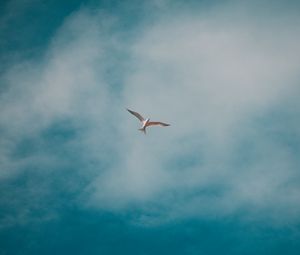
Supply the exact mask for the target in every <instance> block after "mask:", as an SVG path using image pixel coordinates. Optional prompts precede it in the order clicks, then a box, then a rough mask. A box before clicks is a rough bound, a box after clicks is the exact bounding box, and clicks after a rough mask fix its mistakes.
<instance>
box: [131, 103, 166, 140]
mask: <svg viewBox="0 0 300 255" xmlns="http://www.w3.org/2000/svg"><path fill="white" fill-rule="evenodd" d="M126 110H127V111H128V112H130V113H131V114H132V115H134V116H135V117H137V118H138V119H139V120H140V122H141V123H142V127H141V128H139V130H140V131H142V132H144V134H146V128H147V127H149V126H156V125H159V126H162V127H167V126H170V124H167V123H164V122H160V121H150V119H149V118H147V119H145V118H143V116H142V115H141V114H139V113H138V112H134V111H131V110H129V109H127V108H126Z"/></svg>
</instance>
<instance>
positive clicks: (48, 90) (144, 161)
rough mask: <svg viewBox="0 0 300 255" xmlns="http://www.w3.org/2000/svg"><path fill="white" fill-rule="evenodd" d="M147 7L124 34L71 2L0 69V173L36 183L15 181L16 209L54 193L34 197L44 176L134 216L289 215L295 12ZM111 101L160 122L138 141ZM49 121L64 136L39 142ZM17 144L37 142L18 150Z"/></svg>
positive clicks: (293, 206) (81, 198) (293, 167)
mask: <svg viewBox="0 0 300 255" xmlns="http://www.w3.org/2000/svg"><path fill="white" fill-rule="evenodd" d="M156 2H157V3H156V4H155V6H158V7H156V8H161V9H160V12H159V14H160V16H159V18H157V20H156V21H155V22H153V23H151V22H149V23H147V24H144V27H143V29H140V28H139V29H138V30H137V31H135V32H136V33H132V34H131V35H132V36H133V38H130V39H128V38H125V37H124V33H123V32H121V31H119V27H118V25H119V23H118V22H120V21H119V20H118V18H117V17H114V16H112V15H108V14H106V13H104V12H103V11H90V10H88V9H82V10H80V11H78V12H77V13H74V14H73V15H72V16H70V17H69V18H68V19H67V20H66V21H65V23H64V25H63V26H62V27H61V28H60V29H59V30H58V31H57V33H56V35H55V37H54V38H53V39H52V41H51V43H50V46H49V49H48V50H47V52H46V54H45V56H44V57H43V58H42V59H38V60H32V61H28V62H27V63H18V64H16V65H14V66H12V67H11V68H10V70H9V71H8V72H7V73H5V74H4V75H3V76H2V77H1V82H2V83H4V84H5V88H6V89H5V90H4V91H3V92H2V94H1V102H0V107H1V118H0V123H1V126H0V128H1V129H0V130H1V133H2V134H3V135H2V137H3V139H2V140H1V142H0V146H1V147H0V150H1V173H0V178H1V179H2V181H3V182H5V181H7V180H8V179H14V178H17V177H18V176H20V175H21V174H22V173H24V171H28V169H30V171H31V174H32V172H34V171H35V170H34V169H37V170H36V171H41V169H42V171H45V173H44V174H45V176H48V177H49V181H45V182H44V183H43V185H42V186H40V188H41V189H42V190H43V192H40V191H37V192H35V189H36V187H25V188H24V190H25V192H26V191H28V192H29V193H30V194H32V193H34V194H35V195H34V196H32V197H33V198H34V199H33V200H32V203H31V204H30V205H29V206H28V207H24V208H23V210H21V213H23V214H22V215H27V214H25V213H24V210H28V208H33V209H32V210H34V208H35V207H33V204H34V203H38V202H39V201H41V200H42V199H43V198H45V196H46V197H47V198H49V199H50V197H51V196H54V195H57V194H56V193H53V192H52V191H49V192H48V190H51V189H53V187H54V186H53V183H51V181H50V180H51V178H53V176H55V178H58V179H60V178H64V179H65V178H66V176H68V175H69V174H70V173H72V174H71V177H72V178H71V179H69V181H68V183H67V184H66V186H64V185H62V186H60V189H61V190H62V192H64V191H65V192H74V193H75V195H74V197H73V199H74V200H75V201H77V202H78V203H80V205H82V206H88V207H89V206H90V207H93V208H98V209H100V210H108V211H114V212H123V211H124V210H125V211H126V210H136V211H137V212H138V215H139V216H138V219H139V221H140V222H141V223H145V224H151V223H152V222H162V221H164V220H170V219H176V218H186V217H200V218H202V217H225V216H232V215H238V216H239V217H243V218H245V219H251V220H260V219H266V218H267V217H268V219H271V222H272V223H276V222H278V223H285V222H291V221H292V222H294V221H296V222H298V221H299V217H298V215H299V211H300V207H299V197H300V185H299V177H300V176H299V171H298V170H299V159H298V158H297V154H298V153H299V146H298V145H297V144H298V142H299V131H297V126H298V124H299V117H297V116H299V115H298V114H299V111H298V110H297V109H299V104H298V103H297V96H295V95H296V93H298V92H299V85H298V83H299V75H298V73H299V70H298V67H299V64H300V63H299V62H300V56H299V52H300V49H299V45H298V44H297V43H296V42H298V41H299V39H300V38H299V27H298V26H296V25H295V24H298V22H299V18H297V17H295V15H288V14H287V13H286V12H283V13H282V14H280V13H278V15H279V17H277V18H276V19H273V21H274V22H271V19H270V17H269V16H267V17H264V15H262V13H260V12H259V13H258V14H257V17H256V16H255V11H254V10H253V9H252V8H253V7H252V8H250V9H246V10H245V9H243V8H242V7H241V6H238V7H236V5H233V4H227V5H224V6H223V5H218V6H216V7H215V8H213V7H211V8H210V9H209V12H208V13H206V14H204V13H202V12H201V15H197V14H196V13H195V14H193V15H189V16H187V15H186V13H185V11H182V12H181V11H180V10H178V9H177V8H175V7H174V8H173V9H172V10H170V11H168V12H167V14H166V15H163V14H162V13H163V10H164V8H165V7H164V6H166V5H167V3H166V2H161V3H160V1H156ZM230 7H232V11H230V10H229V9H230ZM237 10H240V11H242V12H243V13H245V12H246V13H247V15H241V16H240V15H237V13H238V12H237ZM247 10H249V11H248V12H247ZM171 14H172V15H171ZM229 14H230V15H229ZM231 14H232V15H231ZM228 15H229V16H230V18H229V16H228ZM256 18H257V19H256ZM256 20H259V22H256ZM125 107H129V108H132V109H134V110H138V111H140V112H141V113H143V114H145V116H149V117H150V118H153V119H157V120H163V121H166V122H170V123H171V124H172V126H171V127H170V128H165V129H158V128H157V129H155V128H153V129H151V130H149V134H148V135H147V136H146V137H144V136H142V135H141V134H140V133H139V132H138V131H136V129H137V128H138V123H137V121H136V120H135V119H134V118H132V116H130V115H129V114H128V113H127V112H126V111H125ZM282 122H286V123H287V125H288V126H285V125H282ZM61 123H64V124H61ZM66 123H67V124H66ZM57 125H60V126H59V127H60V128H61V127H62V126H63V127H64V129H63V130H65V131H64V132H65V133H63V135H61V132H62V129H59V130H60V131H59V132H60V133H59V134H60V135H61V136H62V138H61V140H57V141H55V140H54V142H53V143H51V141H52V140H53V139H54V137H53V136H52V135H53V133H51V132H53V127H56V126H57ZM47 132H49V137H48V138H47V137H46V136H47ZM72 132H73V133H74V134H73V136H72V137H71V138H69V139H68V138H67V134H70V133H72ZM45 137H46V138H45ZM26 139H28V141H33V140H34V144H35V146H37V149H36V150H31V151H30V152H29V153H28V154H26V153H25V154H24V153H23V154H24V155H23V154H22V153H21V154H22V155H21V156H20V155H19V156H18V155H17V153H16V151H18V149H19V150H20V146H21V144H22V142H24V140H25V142H26ZM27 145H28V144H27ZM49 146H50V147H49ZM51 146H53V147H54V148H53V150H50V149H49V148H51ZM56 146H57V149H55V147H56ZM58 151H60V153H58ZM26 169H27V170H26ZM70 169H71V170H72V171H70ZM74 172H75V173H76V175H75V176H74ZM46 173H47V174H46ZM39 174H40V173H39ZM41 176H43V174H41ZM59 183H60V182H59ZM37 190H38V188H37ZM31 192H32V193H31ZM45 193H47V194H49V195H45ZM30 197H31V196H30ZM1 201H2V203H6V202H5V201H4V200H1ZM42 206H43V208H44V207H45V206H44V205H43V204H42ZM11 207H12V208H16V207H18V208H19V207H22V205H21V203H20V202H19V203H16V204H14V205H11ZM12 210H13V209H12ZM54 211H55V209H54ZM50 212H51V213H54V212H53V210H50ZM51 213H49V215H52V214H51ZM20 215H21V214H19V217H20ZM28 215H29V216H28V217H30V213H28ZM16 218H18V217H16ZM46 218H47V217H46ZM9 220H11V219H6V221H9Z"/></svg>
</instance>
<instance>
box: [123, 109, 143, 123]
mask: <svg viewBox="0 0 300 255" xmlns="http://www.w3.org/2000/svg"><path fill="white" fill-rule="evenodd" d="M127 111H129V112H130V113H131V114H133V115H134V116H135V117H137V118H138V119H139V120H140V121H142V122H143V121H144V118H143V117H142V115H140V114H139V113H137V112H134V111H131V110H129V109H127Z"/></svg>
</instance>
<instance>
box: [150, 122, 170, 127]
mask: <svg viewBox="0 0 300 255" xmlns="http://www.w3.org/2000/svg"><path fill="white" fill-rule="evenodd" d="M155 125H160V126H163V127H167V126H170V124H167V123H163V122H160V121H149V122H148V123H147V126H155Z"/></svg>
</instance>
